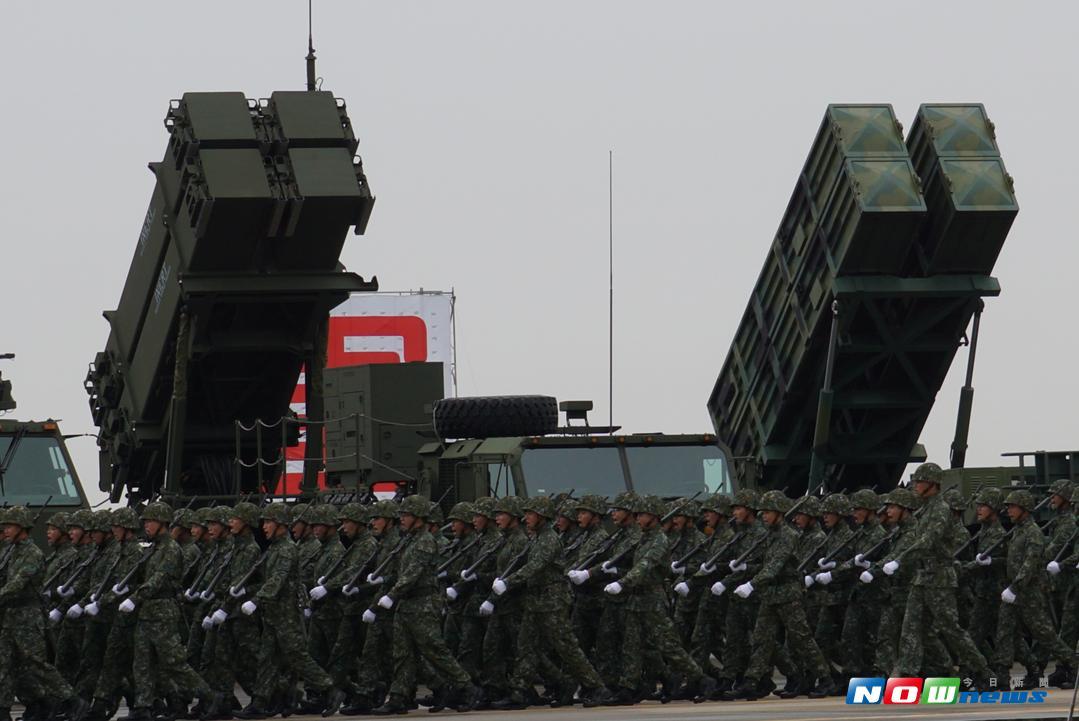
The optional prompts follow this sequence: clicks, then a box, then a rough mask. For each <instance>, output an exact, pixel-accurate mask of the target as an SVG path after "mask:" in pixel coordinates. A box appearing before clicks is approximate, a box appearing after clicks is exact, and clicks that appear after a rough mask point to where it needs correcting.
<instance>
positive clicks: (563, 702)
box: [550, 681, 577, 708]
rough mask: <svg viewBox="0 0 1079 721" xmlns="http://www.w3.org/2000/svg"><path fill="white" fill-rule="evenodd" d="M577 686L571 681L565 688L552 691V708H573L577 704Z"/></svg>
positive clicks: (561, 687)
mask: <svg viewBox="0 0 1079 721" xmlns="http://www.w3.org/2000/svg"><path fill="white" fill-rule="evenodd" d="M576 695H577V684H575V683H573V682H572V681H570V682H569V683H567V684H565V685H564V686H560V687H558V688H555V689H552V692H551V694H550V696H551V708H562V707H563V706H572V705H573V704H574V703H576V702H577V699H576Z"/></svg>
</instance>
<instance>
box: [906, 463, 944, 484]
mask: <svg viewBox="0 0 1079 721" xmlns="http://www.w3.org/2000/svg"><path fill="white" fill-rule="evenodd" d="M910 480H911V482H912V483H917V482H918V481H926V482H927V483H936V484H937V485H938V486H939V485H940V483H941V481H943V480H944V469H942V468H941V467H940V466H938V465H937V464H936V463H923V464H922V465H920V466H918V467H917V468H915V469H914V473H911V474H910Z"/></svg>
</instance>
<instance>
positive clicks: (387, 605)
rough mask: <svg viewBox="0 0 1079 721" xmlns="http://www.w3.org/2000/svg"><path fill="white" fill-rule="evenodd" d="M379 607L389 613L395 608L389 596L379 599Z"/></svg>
mask: <svg viewBox="0 0 1079 721" xmlns="http://www.w3.org/2000/svg"><path fill="white" fill-rule="evenodd" d="M378 607H379V608H384V609H386V610H387V611H389V610H390V609H391V608H393V599H392V598H390V597H389V596H383V597H382V598H380V599H378Z"/></svg>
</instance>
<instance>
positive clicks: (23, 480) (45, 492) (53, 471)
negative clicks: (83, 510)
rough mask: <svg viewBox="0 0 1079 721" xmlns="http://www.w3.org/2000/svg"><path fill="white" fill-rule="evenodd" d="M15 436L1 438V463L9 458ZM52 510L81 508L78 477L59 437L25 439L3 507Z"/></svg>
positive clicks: (7, 476)
mask: <svg viewBox="0 0 1079 721" xmlns="http://www.w3.org/2000/svg"><path fill="white" fill-rule="evenodd" d="M14 437H15V436H14V434H4V435H0V459H3V458H4V457H6V455H7V452H8V449H9V448H10V447H11V443H12V440H13V439H14ZM49 496H52V500H51V501H49V505H50V506H70V505H75V506H77V505H79V504H81V503H82V499H81V498H79V491H78V489H77V488H76V486H75V477H74V476H73V475H72V473H71V468H69V467H68V464H67V460H66V459H65V458H64V452H63V450H62V449H61V447H60V441H59V440H58V439H57V438H56V437H55V436H30V435H28V436H23V437H22V439H21V440H20V441H19V445H18V446H17V447H16V448H15V454H14V455H13V456H12V458H11V465H9V466H8V468H7V472H5V473H4V478H3V492H2V494H0V504H2V503H3V502H7V503H9V504H11V505H13V506H17V505H40V504H42V503H44V502H45V499H47V498H48V497H49Z"/></svg>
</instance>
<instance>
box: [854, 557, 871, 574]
mask: <svg viewBox="0 0 1079 721" xmlns="http://www.w3.org/2000/svg"><path fill="white" fill-rule="evenodd" d="M854 565H855V566H857V567H858V568H864V569H865V570H867V571H868V570H869V567H870V566H872V565H873V564H871V563H870V562H869V561H867V560H865V556H864V555H862V554H861V553H859V554H858V555H856V556H855V557H854Z"/></svg>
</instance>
